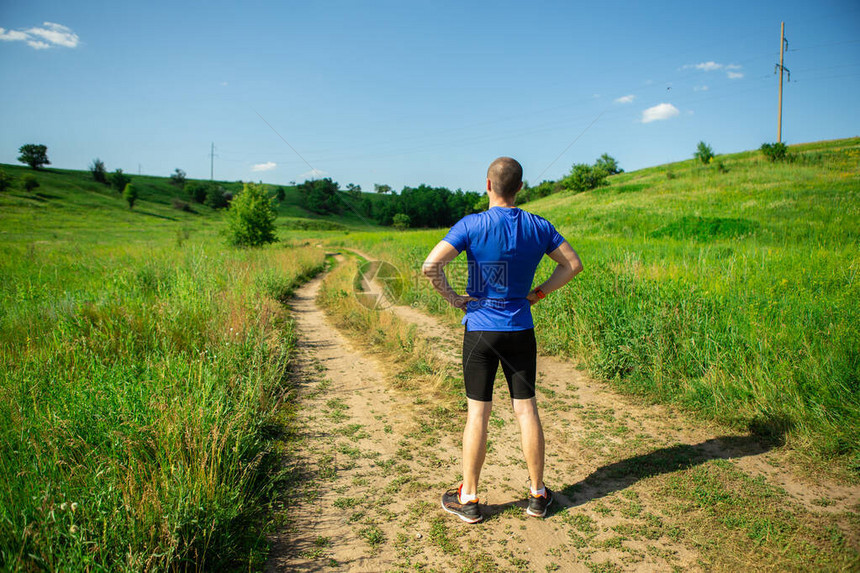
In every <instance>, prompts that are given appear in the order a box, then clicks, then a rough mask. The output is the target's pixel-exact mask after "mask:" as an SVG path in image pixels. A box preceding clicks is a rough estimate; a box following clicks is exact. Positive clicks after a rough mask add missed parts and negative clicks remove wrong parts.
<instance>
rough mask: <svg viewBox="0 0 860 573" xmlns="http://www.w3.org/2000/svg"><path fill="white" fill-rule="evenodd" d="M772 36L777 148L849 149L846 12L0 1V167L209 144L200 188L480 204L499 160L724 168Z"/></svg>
mask: <svg viewBox="0 0 860 573" xmlns="http://www.w3.org/2000/svg"><path fill="white" fill-rule="evenodd" d="M782 20H784V21H785V23H786V38H787V39H788V41H789V46H788V48H789V51H788V52H787V53H786V61H785V66H786V67H787V68H788V69H789V70H790V71H791V82H790V83H786V84H785V95H784V115H783V139H784V140H785V141H787V142H789V143H800V142H806V141H815V140H821V139H833V138H841V137H851V136H856V135H860V111H858V110H859V109H860V106H858V103H857V102H858V101H860V98H858V96H857V94H858V93H860V34H858V30H860V3H858V2H856V0H843V1H833V0H822V1H819V2H809V1H790V0H789V1H780V2H776V1H769V0H765V1H755V2H751V1H749V0H747V1H744V2H734V1H728V2H726V1H723V2H690V1H689V0H686V1H683V2H674V1H668V2H611V1H607V2H588V3H581V2H561V1H560V2H528V3H526V2H463V1H459V2H404V1H402V0H401V1H397V2H389V1H380V2H357V1H342V2H313V1H304V2H290V1H285V2H241V3H239V2H217V1H210V2H182V1H176V2H160V1H148V2H136V1H128V2H99V1H84V2H68V1H67V0H66V1H55V0H52V1H40V0H28V1H26V2H25V1H14V2H11V1H7V2H3V3H2V4H0V29H2V30H0V84H2V86H3V87H2V90H0V126H2V129H0V162H3V163H15V161H16V157H17V155H18V154H17V149H18V147H19V146H20V145H22V144H24V143H44V144H46V145H48V149H49V157H50V158H51V161H52V162H53V165H54V166H56V167H63V168H73V169H85V168H86V167H87V165H88V164H89V163H90V161H91V160H92V159H93V158H95V157H100V158H101V159H102V160H104V161H105V163H106V164H107V167H108V169H110V170H113V169H115V168H117V167H119V168H122V169H124V170H125V171H126V172H130V173H137V172H138V169H139V168H140V169H141V170H142V172H143V173H145V174H153V175H168V174H169V173H171V172H172V171H173V169H175V168H177V167H179V168H182V169H184V170H185V171H186V172H187V173H188V175H189V177H194V178H208V177H209V156H208V155H209V146H210V142H212V141H214V142H215V147H216V149H215V152H216V155H217V156H216V158H215V178H216V179H225V180H238V179H242V180H245V181H248V180H254V181H256V180H263V181H266V182H270V183H288V182H290V181H302V180H303V179H304V178H306V177H310V176H311V175H312V174H313V173H316V174H317V176H330V177H332V178H334V179H335V180H336V181H338V182H340V183H341V185H342V186H345V185H346V184H347V183H349V182H353V183H358V184H360V185H361V186H362V187H363V188H364V189H365V190H372V187H373V184H374V183H386V184H389V185H392V186H393V187H394V188H396V189H400V188H401V187H403V186H404V185H418V184H420V183H427V184H430V185H442V186H447V187H450V188H452V189H456V188H463V189H468V190H482V188H483V182H484V175H485V170H486V167H487V165H488V164H489V162H490V161H491V160H492V159H494V158H495V157H497V156H500V155H510V156H513V157H516V158H518V159H519V160H520V161H521V162H522V163H523V166H524V168H525V177H526V179H527V180H529V181H530V182H531V183H537V182H539V181H540V180H541V179H556V178H558V177H561V176H563V175H564V174H565V173H566V172H567V171H568V170H569V169H570V166H571V165H572V164H573V163H578V162H581V163H591V162H593V161H594V160H595V159H596V158H597V157H598V156H599V155H600V154H601V153H604V152H608V153H610V154H611V155H613V156H614V157H615V158H616V159H618V161H619V162H620V164H621V166H622V167H623V168H625V169H627V170H633V169H637V168H641V167H647V166H651V165H656V164H660V163H665V162H669V161H676V160H681V159H686V158H689V157H691V155H692V153H693V151H694V150H695V146H696V143H697V142H698V141H700V140H704V141H707V142H708V143H710V144H711V146H712V147H713V148H714V150H715V151H716V152H717V153H728V152H735V151H742V150H746V149H753V148H757V147H758V146H759V145H761V144H762V143H764V142H769V141H775V140H776V120H777V76H775V75H774V65H775V64H776V63H777V61H778V56H779V24H780V21H782ZM258 114H259V115H258ZM260 116H262V118H265V121H267V122H268V123H269V124H271V126H273V127H274V128H275V130H277V132H279V133H280V135H281V136H283V138H284V139H285V140H286V141H287V142H289V144H290V145H291V146H292V147H293V148H295V149H296V150H297V151H298V153H299V154H301V158H300V157H299V156H298V155H297V154H296V153H295V152H294V151H293V150H292V149H291V148H290V147H289V146H288V145H287V144H286V143H284V141H282V140H281V139H280V138H279V136H278V135H276V134H275V133H274V132H273V130H272V129H271V128H270V127H269V126H268V125H267V124H266V123H265V122H264V120H263V119H261V117H260ZM571 144H572V145H571ZM565 150H566V151H565ZM559 155H561V156H560V157H559ZM302 158H303V159H302ZM556 158H558V159H557V161H555V162H554V163H553V161H554V160H556ZM312 170H313V172H312Z"/></svg>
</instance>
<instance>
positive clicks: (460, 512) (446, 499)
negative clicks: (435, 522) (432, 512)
mask: <svg viewBox="0 0 860 573" xmlns="http://www.w3.org/2000/svg"><path fill="white" fill-rule="evenodd" d="M462 488H463V484H460V487H458V488H457V489H449V490H448V491H446V492H445V493H443V494H442V509H444V510H445V511H447V512H448V513H453V514H454V515H456V516H457V517H459V518H460V519H462V520H463V521H465V522H466V523H478V522H479V521H481V520H482V519H484V516H483V515H481V510H480V508H478V500H477V499H476V500H475V501H470V502H469V503H460V490H461V489H462Z"/></svg>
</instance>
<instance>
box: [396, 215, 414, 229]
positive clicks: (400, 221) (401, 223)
mask: <svg viewBox="0 0 860 573" xmlns="http://www.w3.org/2000/svg"><path fill="white" fill-rule="evenodd" d="M410 222H411V220H410V219H409V215H407V214H406V213H398V214H396V215H395V216H394V219H393V223H392V224H393V225H394V228H395V229H399V230H401V231H403V230H404V229H408V228H409V223H410Z"/></svg>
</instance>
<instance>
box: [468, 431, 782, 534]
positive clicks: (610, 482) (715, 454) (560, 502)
mask: <svg viewBox="0 0 860 573" xmlns="http://www.w3.org/2000/svg"><path fill="white" fill-rule="evenodd" d="M780 442H781V437H779V436H770V437H762V436H761V435H755V434H753V435H748V436H721V437H718V438H712V439H710V440H705V441H704V442H702V443H700V444H694V445H690V444H678V445H676V446H670V447H666V448H660V449H658V450H654V451H653V452H650V453H647V454H642V455H638V456H634V457H632V458H627V459H625V460H621V461H618V462H614V463H611V464H608V465H605V466H602V467H599V468H597V469H596V470H594V471H593V472H591V473H590V474H589V475H588V476H586V477H585V478H583V479H582V480H580V481H578V482H576V483H572V484H568V485H565V486H562V487H561V488H560V489H559V490H558V491H556V490H553V494H554V499H553V503H552V505H550V507H549V510H548V513H547V516H549V515H552V514H553V513H556V512H558V511H561V510H562V509H566V508H568V507H576V506H579V505H583V504H585V503H588V502H589V501H593V500H595V499H600V498H602V497H605V496H607V495H609V494H612V493H614V492H616V491H620V490H623V489H626V488H628V487H630V486H631V485H633V484H635V483H636V482H638V481H639V480H641V479H645V478H649V477H652V476H656V475H660V474H667V473H672V472H675V471H678V470H683V469H687V468H690V467H693V466H697V465H699V464H703V463H705V462H707V461H709V460H715V459H722V460H730V459H737V458H743V457H746V456H755V455H758V454H762V453H764V452H767V451H769V450H771V449H773V448H774V447H776V446H777V445H779V443H780ZM527 505H528V500H526V499H519V500H515V501H510V502H507V503H501V504H489V505H485V506H483V512H484V518H485V519H492V518H493V517H495V516H496V515H498V514H499V513H502V512H504V511H505V510H508V509H510V508H512V507H519V508H525V507H526V506H527Z"/></svg>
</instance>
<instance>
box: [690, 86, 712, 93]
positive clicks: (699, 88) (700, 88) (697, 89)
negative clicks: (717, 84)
mask: <svg viewBox="0 0 860 573" xmlns="http://www.w3.org/2000/svg"><path fill="white" fill-rule="evenodd" d="M709 89H710V88H709V87H708V86H696V87H694V88H693V91H694V92H706V91H708V90H709Z"/></svg>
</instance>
